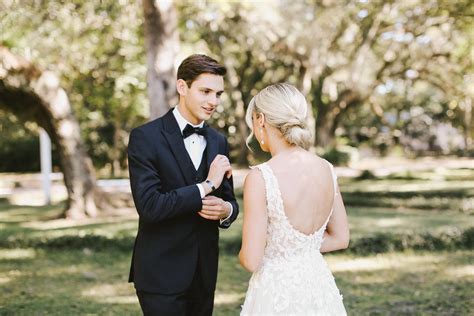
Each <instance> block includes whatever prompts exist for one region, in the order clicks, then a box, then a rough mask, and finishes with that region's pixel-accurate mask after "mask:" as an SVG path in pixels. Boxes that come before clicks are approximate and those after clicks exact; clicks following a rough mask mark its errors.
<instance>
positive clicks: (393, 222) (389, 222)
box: [375, 218, 405, 227]
mask: <svg viewBox="0 0 474 316" xmlns="http://www.w3.org/2000/svg"><path fill="white" fill-rule="evenodd" d="M404 222H405V220H403V219H401V218H384V219H380V220H378V221H375V225H377V226H379V227H393V226H400V225H403V223H404Z"/></svg>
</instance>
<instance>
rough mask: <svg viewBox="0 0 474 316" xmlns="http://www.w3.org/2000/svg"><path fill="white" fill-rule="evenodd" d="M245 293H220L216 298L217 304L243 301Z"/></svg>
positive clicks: (215, 302)
mask: <svg viewBox="0 0 474 316" xmlns="http://www.w3.org/2000/svg"><path fill="white" fill-rule="evenodd" d="M244 298H245V293H218V294H216V297H215V298H214V304H215V305H225V304H237V303H239V302H243V300H244Z"/></svg>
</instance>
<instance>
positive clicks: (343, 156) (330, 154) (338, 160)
mask: <svg viewBox="0 0 474 316" xmlns="http://www.w3.org/2000/svg"><path fill="white" fill-rule="evenodd" d="M321 157H323V158H324V159H326V160H327V161H329V162H330V163H332V164H333V165H336V166H345V165H347V164H348V163H349V161H350V160H351V156H350V154H349V153H348V152H346V151H342V150H339V149H338V148H330V149H329V150H327V151H326V152H324V153H323V154H322V155H321Z"/></svg>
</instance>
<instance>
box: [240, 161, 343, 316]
mask: <svg viewBox="0 0 474 316" xmlns="http://www.w3.org/2000/svg"><path fill="white" fill-rule="evenodd" d="M257 168H259V169H260V170H261V172H262V174H263V178H264V180H265V187H266V195H267V208H268V229H267V244H266V247H265V253H264V257H263V260H262V263H261V265H260V267H259V268H258V270H257V271H255V272H254V274H253V275H252V277H251V279H250V282H249V288H248V290H247V295H246V298H245V302H244V305H243V306H242V311H241V314H240V315H241V316H243V315H285V316H290V315H298V316H302V315H324V316H328V315H338V316H339V315H347V314H346V310H345V308H344V305H343V303H342V295H341V294H340V293H339V289H338V288H337V286H336V283H335V281H334V277H333V275H332V273H331V271H330V270H329V268H328V266H327V264H326V261H325V260H324V258H323V256H322V255H321V252H320V248H321V244H322V242H323V236H324V231H325V230H326V225H327V223H328V221H329V218H330V217H331V214H332V210H331V212H330V215H329V217H328V219H327V220H326V222H325V223H324V225H323V226H322V227H321V228H320V229H319V230H318V231H316V232H314V233H313V234H311V235H307V234H304V233H302V232H300V231H298V230H296V229H295V228H294V227H293V226H292V225H291V223H290V222H289V220H288V218H287V216H286V214H285V212H284V208H283V201H282V198H281V193H280V189H279V186H278V182H277V179H276V177H275V175H274V174H273V171H272V169H271V168H270V166H269V165H268V164H266V163H264V164H261V165H258V166H257ZM331 170H332V173H333V180H334V187H335V188H336V176H335V173H334V170H333V168H332V165H331Z"/></svg>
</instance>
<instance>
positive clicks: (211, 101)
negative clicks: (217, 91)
mask: <svg viewBox="0 0 474 316" xmlns="http://www.w3.org/2000/svg"><path fill="white" fill-rule="evenodd" d="M208 103H209V104H210V105H212V106H216V105H217V104H219V98H218V97H217V96H216V95H213V96H211V97H210V98H209V101H208Z"/></svg>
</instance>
